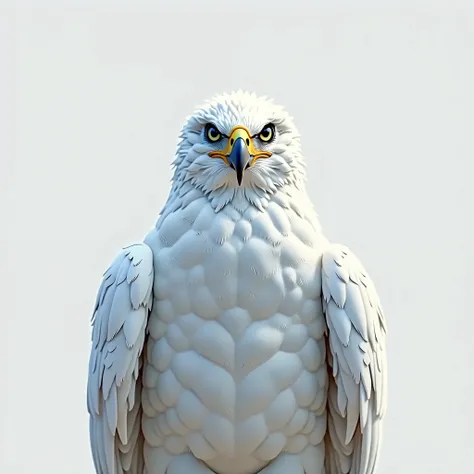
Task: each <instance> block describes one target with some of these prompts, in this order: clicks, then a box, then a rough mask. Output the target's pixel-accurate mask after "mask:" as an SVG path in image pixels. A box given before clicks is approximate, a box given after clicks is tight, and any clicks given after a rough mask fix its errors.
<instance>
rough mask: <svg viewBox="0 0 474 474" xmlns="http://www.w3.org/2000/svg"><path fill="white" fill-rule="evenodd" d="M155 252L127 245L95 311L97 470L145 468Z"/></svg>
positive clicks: (92, 409)
mask: <svg viewBox="0 0 474 474" xmlns="http://www.w3.org/2000/svg"><path fill="white" fill-rule="evenodd" d="M152 289H153V254H152V251H151V249H150V248H149V247H148V246H147V245H145V244H136V245H132V246H130V247H126V248H125V249H123V250H122V252H120V253H119V255H118V256H117V257H116V258H115V259H114V261H113V262H112V265H111V266H110V267H109V268H108V270H107V271H106V272H105V273H104V276H103V279H102V283H101V285H100V287H99V291H98V293H97V298H96V304H95V308H94V314H93V316H92V326H93V327H92V349H91V355H90V360H89V377H88V384H87V407H88V411H89V415H90V422H89V426H90V442H91V450H92V458H93V461H94V465H95V469H96V471H97V473H98V474H141V472H142V468H143V452H142V448H143V442H142V441H143V440H142V439H141V426H140V423H141V406H140V393H141V392H140V390H141V377H140V369H141V364H142V360H141V354H142V350H143V346H144V342H145V333H146V326H147V321H148V314H149V311H150V309H151V304H152Z"/></svg>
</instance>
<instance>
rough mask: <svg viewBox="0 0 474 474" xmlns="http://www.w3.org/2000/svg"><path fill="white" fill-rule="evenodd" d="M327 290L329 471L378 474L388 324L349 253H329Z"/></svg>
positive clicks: (324, 281) (370, 286)
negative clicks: (376, 473) (329, 371)
mask: <svg viewBox="0 0 474 474" xmlns="http://www.w3.org/2000/svg"><path fill="white" fill-rule="evenodd" d="M322 290H323V297H324V298H323V309H324V313H325V316H326V322H327V328H328V347H329V351H328V362H329V366H330V370H331V373H330V374H329V393H328V432H327V435H326V446H327V454H326V466H327V468H326V470H327V472H328V473H331V474H347V473H350V474H373V473H374V471H375V468H376V464H377V457H378V454H379V450H380V446H381V439H382V432H381V428H382V420H383V417H384V413H385V409H386V405H387V363H386V349H385V336H386V325H385V318H384V315H383V312H382V308H381V305H380V302H379V298H378V296H377V293H376V290H375V287H374V284H373V283H372V281H371V279H370V278H369V276H368V275H367V272H366V271H365V269H364V267H363V266H362V264H361V263H360V262H359V260H358V259H357V257H356V256H355V255H354V254H353V253H352V252H351V251H350V250H349V249H348V248H347V247H344V246H342V245H331V246H330V248H329V249H328V250H327V251H326V252H325V253H324V255H323V260H322Z"/></svg>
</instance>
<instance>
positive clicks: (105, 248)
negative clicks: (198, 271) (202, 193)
mask: <svg viewBox="0 0 474 474" xmlns="http://www.w3.org/2000/svg"><path fill="white" fill-rule="evenodd" d="M81 3H82V7H79V6H78V5H80V4H81ZM112 3H114V4H115V6H112ZM351 3H355V2H349V1H347V2H341V1H331V2H330V1H329V0H328V1H326V2H317V1H312V2H309V1H308V2H302V1H297V0H291V1H287V2H282V1H280V2H273V3H272V2H267V1H260V2H254V3H252V2H248V1H241V2H232V3H230V2H217V1H214V2H211V1H203V0H201V1H199V2H193V1H191V0H188V1H186V2H184V1H176V2H175V4H174V6H171V2H163V1H161V2H158V1H156V2H151V1H149V2H144V1H135V2H133V6H131V5H132V2H111V1H109V2H95V6H93V7H92V6H91V5H92V3H91V2H69V3H67V2H61V3H60V2H52V3H47V2H36V5H43V6H42V7H36V8H34V9H33V8H32V7H31V5H33V4H35V2H30V7H28V6H27V4H26V3H24V4H20V3H19V2H16V4H15V5H16V8H14V7H15V5H13V4H12V3H11V2H10V3H9V4H7V3H5V2H1V1H0V5H2V6H0V34H1V41H0V58H1V65H0V94H1V95H0V114H1V119H2V122H1V127H0V134H1V137H0V138H1V139H0V147H1V150H0V151H1V154H0V160H1V169H0V192H1V200H0V206H1V221H0V226H1V234H0V235H1V236H0V245H1V249H2V250H1V269H0V275H1V290H0V291H1V311H0V318H1V320H0V322H1V342H0V350H1V353H2V355H1V362H0V364H1V366H0V367H1V371H2V379H1V380H2V381H0V397H1V400H0V407H1V411H2V414H1V415H0V416H1V422H0V429H1V434H0V436H1V442H0V450H1V455H0V472H2V473H10V474H11V473H14V474H16V473H32V472H35V473H36V472H48V473H50V474H55V473H58V474H59V473H61V474H84V473H92V472H93V469H92V463H91V458H90V454H89V445H88V443H89V441H88V426H87V415H86V406H85V384H86V372H87V362H88V356H89V335H90V327H89V319H90V313H91V308H92V305H93V302H94V298H95V292H96V290H97V287H98V284H99V281H100V277H101V274H102V272H103V271H104V270H105V269H106V267H107V266H108V265H109V263H110V262H111V260H112V258H113V257H114V255H115V254H116V252H117V251H118V250H119V249H120V248H121V247H122V246H124V245H127V244H129V243H131V242H133V241H135V240H137V239H141V238H142V236H143V235H144V234H145V233H146V232H147V230H148V229H149V228H150V227H151V226H152V225H153V224H154V222H155V219H156V217H157V215H158V211H159V209H160V207H161V205H162V204H163V202H164V200H165V198H166V196H167V193H168V186H169V179H170V169H169V164H170V162H171V160H172V158H173V153H174V148H175V144H176V142H177V137H178V133H179V131H180V127H181V125H182V123H183V121H184V118H185V116H186V115H188V114H189V113H191V112H192V111H193V109H194V106H195V105H197V104H199V103H200V102H201V101H202V100H203V99H205V98H208V97H210V96H212V95H213V94H215V93H217V92H222V91H229V90H232V89H235V88H240V87H241V88H244V89H250V90H254V91H256V92H258V93H260V94H267V95H269V96H272V97H274V98H275V99H276V100H277V101H278V102H280V103H282V104H284V105H286V106H287V107H288V108H289V110H290V112H291V113H292V115H293V116H294V117H295V119H296V123H297V125H298V126H299V128H300V130H301V133H302V136H303V146H304V151H305V155H306V157H307V162H308V175H309V182H310V193H311V196H312V198H313V200H314V202H315V205H316V207H317V209H318V212H319V214H320V217H321V220H322V222H323V225H324V226H325V229H326V232H327V234H328V235H329V236H330V237H331V238H332V239H333V240H335V241H339V242H343V243H346V244H348V245H349V246H351V247H352V248H353V249H354V250H355V251H356V253H357V254H358V255H359V257H360V258H361V260H362V261H363V263H364V264H365V265H366V267H367V269H368V271H369V272H370V274H371V276H372V277H373V279H374V280H375V282H376V284H377V287H378V289H379V293H380V295H381V298H382V302H383V304H384V307H385V311H386V314H387V318H388V322H389V330H390V334H389V344H390V345H389V365H390V380H389V381H390V392H389V395H390V406H389V412H388V419H387V424H386V430H385V443H384V449H383V454H382V463H381V466H380V470H379V473H381V474H382V473H385V474H398V473H403V474H412V473H413V474H424V473H426V474H428V473H429V474H436V473H441V474H451V473H456V474H467V473H472V472H473V469H474V468H473V461H472V439H473V433H472V427H471V426H472V424H473V422H474V409H473V407H472V391H473V389H474V382H473V376H474V370H473V360H474V350H473V342H472V334H473V324H472V318H473V314H472V303H471V301H472V297H471V296H469V295H470V294H471V291H472V284H473V278H472V274H471V267H472V265H473V263H474V252H473V250H472V242H473V238H474V229H473V219H472V198H473V195H474V193H473V191H472V188H471V186H472V185H471V183H472V173H473V171H474V170H473V165H472V162H473V152H474V141H473V131H474V128H473V126H474V120H473V116H474V114H473V110H474V94H473V84H474V68H473V66H474V59H473V58H474V52H473V51H474V49H473V48H474V33H473V31H474V30H473V22H474V10H473V8H472V2H471V7H468V6H467V2H465V4H464V5H462V4H461V3H460V2H456V1H446V2H443V4H441V3H440V2H436V1H425V2H419V1H414V2H413V1H411V2H408V1H406V2H402V3H403V4H404V5H405V6H407V5H410V9H407V8H405V7H403V8H401V7H400V5H401V2H391V1H386V2H375V1H374V2H357V4H358V7H357V8H351V7H349V5H350V4H351ZM377 4H379V5H383V7H381V6H379V7H376V5H377ZM48 5H49V7H48ZM60 5H63V6H64V5H70V6H69V7H67V8H60ZM84 5H89V6H84ZM117 5H119V6H117ZM157 5H160V6H157ZM330 5H331V6H330Z"/></svg>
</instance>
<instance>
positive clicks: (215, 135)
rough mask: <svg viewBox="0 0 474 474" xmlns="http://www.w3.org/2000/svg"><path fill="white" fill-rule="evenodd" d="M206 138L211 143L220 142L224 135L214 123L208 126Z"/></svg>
mask: <svg viewBox="0 0 474 474" xmlns="http://www.w3.org/2000/svg"><path fill="white" fill-rule="evenodd" d="M206 138H207V139H208V140H209V141H210V142H218V141H219V140H220V139H221V138H222V133H221V132H219V130H217V127H216V126H215V125H213V124H212V123H210V124H208V125H206Z"/></svg>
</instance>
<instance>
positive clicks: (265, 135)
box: [262, 128, 271, 138]
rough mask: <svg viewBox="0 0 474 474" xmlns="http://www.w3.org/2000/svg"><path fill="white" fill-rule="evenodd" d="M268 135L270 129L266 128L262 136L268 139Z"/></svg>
mask: <svg viewBox="0 0 474 474" xmlns="http://www.w3.org/2000/svg"><path fill="white" fill-rule="evenodd" d="M270 133H271V131H270V129H269V128H266V129H265V130H264V131H263V133H262V135H263V136H264V137H265V138H268V137H269V136H270Z"/></svg>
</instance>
